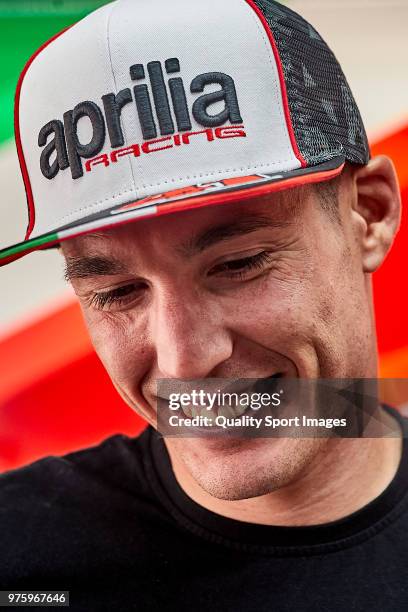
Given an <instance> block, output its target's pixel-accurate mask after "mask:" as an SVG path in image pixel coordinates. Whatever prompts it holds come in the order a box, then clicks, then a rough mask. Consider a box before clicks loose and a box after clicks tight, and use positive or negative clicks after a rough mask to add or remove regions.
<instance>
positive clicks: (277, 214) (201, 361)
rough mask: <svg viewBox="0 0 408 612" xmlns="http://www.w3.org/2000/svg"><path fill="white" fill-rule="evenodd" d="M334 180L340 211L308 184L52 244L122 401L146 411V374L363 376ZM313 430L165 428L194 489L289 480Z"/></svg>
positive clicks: (343, 193)
mask: <svg viewBox="0 0 408 612" xmlns="http://www.w3.org/2000/svg"><path fill="white" fill-rule="evenodd" d="M351 197H352V196H351V191H350V190H349V189H348V182H347V181H343V182H342V184H341V188H340V193H339V200H340V204H339V212H340V216H341V220H342V222H341V224H338V223H336V222H335V221H333V220H332V219H331V218H330V216H329V215H328V214H327V212H324V211H323V210H322V208H321V206H320V203H319V201H318V196H317V193H316V191H315V190H314V189H313V188H297V189H293V190H291V191H286V192H281V193H277V194H271V195H269V196H266V197H262V198H258V199H253V200H248V201H246V202H242V203H240V204H233V205H231V204H228V205H221V206H210V207H206V208H200V209H197V210H192V211H185V212H181V213H174V214H171V215H167V216H164V217H162V218H154V219H146V220H140V221H138V222H136V223H130V224H127V225H123V226H121V227H119V228H117V229H115V230H108V231H106V232H100V233H98V234H93V235H88V236H84V237H80V238H77V239H73V240H70V241H68V242H66V243H64V244H63V247H62V248H63V253H64V256H65V258H66V260H67V269H68V274H69V276H70V278H71V279H72V283H73V286H74V289H75V291H76V293H77V295H78V297H79V299H80V302H81V306H82V309H83V312H84V316H85V320H86V323H87V326H88V329H89V332H90V335H91V338H92V341H93V344H94V346H95V349H96V351H97V353H98V355H99V357H100V358H101V360H102V362H103V364H104V366H105V368H106V370H107V371H108V373H109V375H110V377H111V379H112V381H113V383H114V385H115V387H116V388H117V390H118V391H119V393H120V394H121V396H122V397H123V398H124V399H125V401H126V402H127V403H128V404H129V405H130V406H131V407H132V408H133V409H134V410H135V411H136V412H138V413H139V414H141V415H143V416H144V417H145V418H146V419H147V420H148V421H149V422H150V423H151V424H153V425H155V423H156V404H157V396H156V393H157V390H156V380H157V379H160V378H172V379H203V378H207V377H212V378H264V377H269V376H271V375H274V374H275V375H276V374H280V375H283V376H287V377H301V378H317V377H320V378H330V377H334V378H346V377H354V378H358V377H370V376H373V377H375V376H376V350H375V334H374V332H373V319H372V306H371V293H370V291H371V289H370V281H369V279H368V277H367V275H366V274H365V273H364V271H363V266H362V262H361V254H360V248H359V243H358V237H357V235H356V230H355V227H354V224H353V216H352V212H351V206H350V198H351ZM325 444H327V441H325V440H322V439H303V440H302V439H282V438H280V439H277V438H274V439H272V438H264V439H256V440H254V439H252V440H251V439H246V440H244V439H243V440H241V441H234V443H232V442H230V441H229V440H228V439H222V440H220V439H218V440H214V439H213V440H207V439H204V438H178V439H175V438H172V439H167V445H168V448H169V450H170V451H171V456H172V458H174V457H176V458H177V461H179V462H181V463H182V464H183V465H184V467H185V468H186V469H187V471H188V472H189V474H190V475H191V476H192V477H193V478H194V479H195V480H196V482H198V484H199V485H200V486H201V487H202V488H203V489H204V490H206V491H207V492H208V493H210V494H212V495H214V496H215V497H219V498H224V499H244V498H247V497H254V496H257V495H261V494H265V493H267V492H270V491H272V490H274V489H276V488H279V487H281V486H284V485H286V484H288V483H289V482H292V481H294V480H295V479H296V478H297V477H298V476H299V475H300V474H301V473H302V471H303V470H304V469H305V468H306V466H307V465H309V464H311V462H313V459H314V458H315V457H316V456H317V455H318V453H320V452H321V451H322V449H323V447H324V445H325Z"/></svg>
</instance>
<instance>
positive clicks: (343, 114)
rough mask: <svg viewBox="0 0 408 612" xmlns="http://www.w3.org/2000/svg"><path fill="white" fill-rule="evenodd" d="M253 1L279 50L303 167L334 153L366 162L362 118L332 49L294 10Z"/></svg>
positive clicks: (268, 1) (266, 0)
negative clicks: (302, 158)
mask: <svg viewBox="0 0 408 612" xmlns="http://www.w3.org/2000/svg"><path fill="white" fill-rule="evenodd" d="M254 1H255V4H256V5H257V6H258V8H259V9H260V10H261V11H262V13H263V14H264V16H265V18H266V20H267V22H268V24H269V27H270V29H271V30H272V34H273V36H274V39H275V42H276V45H277V48H278V51H279V55H280V58H281V61H282V67H283V73H284V76H285V81H286V89H287V94H288V100H289V109H290V114H291V117H292V124H293V129H294V132H295V137H296V141H297V144H298V147H299V150H300V152H301V154H302V155H303V157H304V158H305V160H306V161H307V163H308V165H311V166H314V165H316V164H319V163H321V162H323V161H326V160H328V159H331V158H333V157H336V156H338V155H342V156H344V157H345V158H346V159H347V160H348V161H350V162H354V163H357V164H366V163H368V161H369V158H370V150H369V146H368V142H367V135H366V132H365V129H364V125H363V121H362V119H361V115H360V112H359V110H358V108H357V104H356V102H355V100H354V98H353V94H352V93H351V90H350V87H349V85H348V83H347V80H346V77H345V76H344V74H343V71H342V69H341V67H340V64H339V63H338V61H337V59H336V58H335V56H334V55H333V53H332V51H330V49H329V47H328V46H327V44H326V43H325V42H324V40H323V39H322V38H321V36H320V35H319V34H318V32H316V30H315V29H314V28H313V27H312V26H311V25H310V24H309V23H308V22H307V21H306V20H305V19H303V18H302V17H300V15H298V14H297V13H295V12H293V11H292V10H290V9H289V8H287V7H286V6H283V5H282V4H279V3H278V2H274V0H254Z"/></svg>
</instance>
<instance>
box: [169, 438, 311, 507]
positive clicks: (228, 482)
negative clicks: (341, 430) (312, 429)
mask: <svg viewBox="0 0 408 612" xmlns="http://www.w3.org/2000/svg"><path fill="white" fill-rule="evenodd" d="M322 442H323V440H322V439H293V438H279V439H278V438H252V439H248V438H247V439H242V438H241V439H238V438H234V439H228V438H183V439H181V438H177V439H176V438H172V439H169V438H168V439H167V440H166V444H167V447H168V449H169V451H170V455H171V457H172V462H173V467H174V468H175V472H176V476H177V478H178V480H179V482H180V484H181V485H182V486H184V487H185V485H186V484H187V485H188V483H189V481H190V482H191V479H193V481H194V485H197V484H198V485H199V487H200V488H201V489H202V490H203V491H204V492H206V493H208V494H209V495H211V496H212V497H215V498H217V499H220V500H229V501H237V500H240V499H249V498H254V497H259V496H261V495H267V494H269V493H272V492H273V491H276V490H278V489H281V488H283V487H285V486H287V485H289V484H290V483H293V482H295V481H296V479H297V478H298V477H299V476H300V474H301V473H302V471H303V470H304V468H305V467H306V466H307V465H309V464H310V462H311V461H312V460H313V458H314V457H315V456H316V455H317V454H318V452H319V450H320V448H321V446H322ZM187 493H188V491H187Z"/></svg>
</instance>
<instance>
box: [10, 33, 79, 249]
mask: <svg viewBox="0 0 408 612" xmlns="http://www.w3.org/2000/svg"><path fill="white" fill-rule="evenodd" d="M70 27H71V26H68V27H67V28H64V29H63V30H62V31H61V32H58V33H57V34H54V36H53V37H52V38H50V39H49V40H47V41H46V42H45V43H43V44H42V45H41V47H39V48H38V49H37V51H36V52H35V53H33V55H32V56H31V57H30V59H29V60H28V62H27V63H26V65H25V66H24V68H23V71H22V73H21V74H20V77H19V79H18V83H17V88H16V95H15V100H14V134H15V140H16V147H17V155H18V161H19V162H20V169H21V174H22V177H23V181H24V187H25V191H26V197H27V206H28V225H27V231H26V235H25V240H28V238H29V237H30V235H31V232H32V231H33V229H34V223H35V207H34V198H33V191H32V189H31V183H30V177H29V175H28V170H27V164H26V161H25V158H24V153H23V147H22V145H21V135H20V118H19V108H20V93H21V87H22V85H23V80H24V77H25V75H26V73H27V71H28V69H29V67H30V66H31V64H32V63H33V61H34V60H35V58H36V57H37V55H38V54H39V53H41V51H42V50H43V49H45V47H48V45H49V44H50V43H51V42H52V41H53V40H55V39H56V38H58V37H59V36H61V34H63V33H64V32H66V30H68V29H69V28H70Z"/></svg>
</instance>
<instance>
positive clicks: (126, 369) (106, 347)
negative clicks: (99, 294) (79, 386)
mask: <svg viewBox="0 0 408 612" xmlns="http://www.w3.org/2000/svg"><path fill="white" fill-rule="evenodd" d="M85 320H86V323H87V327H88V331H89V335H90V338H91V341H92V344H93V347H94V349H95V352H96V353H97V355H98V357H99V359H100V360H101V362H102V364H103V365H104V367H105V369H106V370H107V372H108V374H109V376H110V377H111V378H112V379H113V380H115V382H116V383H119V384H123V383H124V382H125V381H126V380H127V379H128V378H129V376H132V373H133V375H134V374H135V363H134V362H135V361H137V354H138V349H137V347H136V346H133V347H132V346H131V343H130V338H129V331H130V330H129V329H126V326H125V325H124V324H122V323H120V322H119V321H118V320H115V319H114V318H113V317H110V316H105V315H100V314H99V313H96V314H95V315H90V314H88V315H85Z"/></svg>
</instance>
